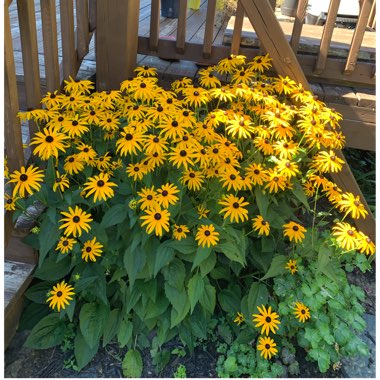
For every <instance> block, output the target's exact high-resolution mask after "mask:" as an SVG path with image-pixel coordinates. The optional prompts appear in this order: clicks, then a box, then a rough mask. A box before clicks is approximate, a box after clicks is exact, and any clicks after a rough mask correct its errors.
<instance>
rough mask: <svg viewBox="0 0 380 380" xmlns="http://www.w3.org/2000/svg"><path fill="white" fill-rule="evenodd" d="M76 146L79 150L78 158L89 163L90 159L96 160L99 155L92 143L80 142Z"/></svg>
mask: <svg viewBox="0 0 380 380" xmlns="http://www.w3.org/2000/svg"><path fill="white" fill-rule="evenodd" d="M76 148H77V149H78V150H79V153H78V156H77V157H78V160H80V161H84V162H86V163H88V162H89V161H90V160H94V159H95V158H96V156H97V153H96V151H95V149H94V148H93V147H92V146H91V145H87V144H84V143H83V142H80V143H79V144H78V145H77V146H76Z"/></svg>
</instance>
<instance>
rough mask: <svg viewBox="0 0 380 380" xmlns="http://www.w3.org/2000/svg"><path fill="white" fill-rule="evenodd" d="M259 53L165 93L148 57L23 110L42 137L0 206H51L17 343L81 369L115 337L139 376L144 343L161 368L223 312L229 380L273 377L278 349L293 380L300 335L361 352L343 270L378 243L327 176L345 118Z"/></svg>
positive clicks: (35, 233)
mask: <svg viewBox="0 0 380 380" xmlns="http://www.w3.org/2000/svg"><path fill="white" fill-rule="evenodd" d="M270 62H271V60H270V58H269V57H268V56H257V57H255V58H254V59H253V60H252V61H251V62H247V61H246V58H245V57H243V56H230V57H228V58H226V59H223V60H222V61H220V62H219V64H218V65H216V66H213V67H209V68H207V69H202V70H200V72H199V79H198V83H193V81H192V80H191V79H189V78H183V79H181V80H177V81H175V82H173V83H172V87H171V90H170V91H168V90H164V89H163V88H161V87H159V86H158V85H157V75H156V71H155V69H153V68H149V67H146V66H144V67H138V68H137V69H136V74H137V76H136V77H135V78H132V79H128V80H125V81H124V82H122V83H121V87H120V90H117V91H109V92H95V91H93V90H94V85H93V83H91V82H90V81H75V80H72V79H70V80H69V81H65V88H64V92H62V93H59V92H58V91H56V92H54V93H48V94H47V95H46V96H45V97H44V98H43V99H42V104H43V109H38V110H32V111H28V112H26V113H21V114H20V117H21V118H24V119H32V120H34V121H35V122H36V123H37V124H38V126H39V132H37V133H36V134H35V136H34V137H33V138H32V139H31V146H32V149H33V153H34V162H33V163H32V164H30V165H28V166H26V167H21V168H20V169H19V170H16V171H14V172H13V173H9V174H8V177H9V183H10V184H11V185H12V186H13V190H12V193H11V194H8V195H6V201H5V206H6V208H7V209H8V210H13V211H14V219H15V220H16V219H17V217H18V216H19V215H20V214H21V213H27V212H28V207H29V206H30V205H32V204H33V203H34V202H37V201H38V202H40V203H42V204H44V205H45V206H46V208H45V211H44V212H43V214H42V215H41V216H39V217H38V220H37V221H36V222H37V225H36V227H34V228H33V229H32V230H31V234H30V235H29V236H28V237H27V238H26V239H25V241H26V242H27V243H28V244H30V245H32V246H33V247H34V248H35V249H37V250H38V251H39V265H38V268H37V270H36V272H35V274H34V276H35V278H36V279H38V280H39V281H38V282H37V283H36V284H34V285H33V286H32V287H31V288H30V289H29V290H28V291H27V293H26V297H27V298H28V299H29V300H30V301H32V303H30V304H29V305H28V307H27V309H26V310H25V313H26V314H27V315H28V316H29V318H28V320H29V323H30V327H33V329H32V332H31V334H30V336H29V338H28V340H27V342H26V345H27V346H29V347H32V348H37V349H44V348H49V347H53V346H56V345H62V344H63V345H64V346H66V347H71V346H72V347H73V350H74V356H75V363H74V362H72V361H71V362H70V366H72V367H73V368H75V369H77V370H81V369H82V368H84V367H85V366H86V365H87V364H88V363H89V362H90V360H91V359H92V358H93V356H94V355H95V354H96V352H97V351H98V348H99V347H100V345H102V346H103V347H105V346H107V345H108V344H109V343H110V342H113V341H115V340H116V341H117V342H118V344H119V346H120V347H121V348H123V347H128V351H127V353H126V355H125V357H124V358H123V371H124V375H125V376H128V377H139V376H141V373H142V359H141V353H140V350H141V349H142V348H146V347H149V348H150V352H151V355H152V357H153V360H154V361H155V363H156V364H157V366H160V365H161V366H162V365H164V363H165V362H166V363H167V362H168V355H169V357H170V354H171V353H170V352H169V353H168V352H167V351H165V350H164V349H163V346H164V345H165V343H166V342H168V341H170V340H172V339H174V338H176V339H179V340H180V341H181V342H182V344H183V346H184V347H185V348H186V350H187V351H189V352H192V351H193V350H194V347H195V346H196V345H199V342H200V341H202V340H203V339H206V338H207V337H208V332H209V331H210V329H211V328H214V329H215V328H216V325H215V323H217V321H218V319H217V318H219V317H221V316H222V317H223V318H225V319H226V320H227V321H228V322H227V323H226V324H225V325H223V329H222V330H223V333H221V334H224V335H225V334H226V331H228V332H229V335H228V339H227V338H226V339H225V341H226V343H225V344H226V346H220V347H219V348H218V350H219V352H220V354H221V357H220V360H218V365H217V366H218V368H217V371H218V374H219V375H220V376H223V377H228V376H231V377H237V376H254V377H276V376H282V375H283V371H282V368H281V365H279V363H277V362H276V360H277V358H279V357H281V358H283V360H284V358H286V360H287V362H288V364H289V368H288V370H289V372H290V373H293V374H294V375H297V365H296V364H294V358H293V359H291V360H290V359H289V357H292V355H293V356H294V352H295V346H297V345H299V346H301V347H304V348H305V350H306V351H307V358H308V359H310V360H314V361H317V362H318V365H319V368H320V370H321V371H322V372H325V371H327V370H328V368H329V367H334V366H335V367H338V366H339V362H340V359H341V358H342V357H344V356H349V355H355V354H357V353H360V354H363V355H366V354H368V349H367V347H366V346H365V344H364V343H363V342H362V341H361V340H360V339H359V338H358V337H357V333H359V332H361V331H363V330H364V328H365V322H364V320H363V318H362V314H363V313H364V308H363V307H362V306H361V305H360V301H361V300H362V299H363V297H364V295H363V292H362V291H361V290H360V289H359V288H358V287H355V286H353V285H349V284H348V282H347V278H346V274H345V271H344V268H345V267H346V266H351V267H352V266H357V267H359V268H360V269H361V270H362V271H365V270H367V269H369V268H370V262H371V260H372V259H373V257H374V253H375V245H374V243H373V242H372V241H371V240H370V238H369V237H368V236H366V235H365V234H364V232H363V231H358V230H357V229H356V228H355V227H354V222H353V220H354V219H357V218H365V217H366V215H367V211H366V210H365V208H364V206H363V204H362V202H361V200H360V198H359V197H358V196H356V195H355V194H351V193H346V192H343V191H342V190H341V189H339V188H338V186H337V185H336V184H335V183H333V182H332V181H331V178H330V177H329V174H330V173H335V172H338V171H340V170H341V168H342V165H343V161H342V160H340V158H339V157H338V156H337V155H336V151H337V150H339V149H342V148H343V146H344V136H343V135H342V133H341V131H340V128H339V121H340V119H341V115H340V114H338V113H337V112H335V111H333V110H331V109H329V108H327V107H326V105H325V104H324V103H323V102H321V101H320V100H318V99H317V98H316V97H314V96H313V94H312V93H310V92H308V91H306V90H304V89H303V88H302V86H301V85H299V84H297V83H295V82H294V81H293V80H292V79H290V78H288V77H285V78H284V77H282V76H278V77H268V76H267V75H265V70H266V69H268V68H270V66H271V63H270ZM342 311H344V313H342ZM68 337H70V339H69V338H68ZM65 342H66V343H65ZM67 342H70V344H68V343H67ZM178 352H180V351H178ZM178 352H177V354H178ZM172 354H173V353H172ZM174 354H176V353H174ZM183 376H185V371H184V369H183V368H181V369H178V372H177V377H183Z"/></svg>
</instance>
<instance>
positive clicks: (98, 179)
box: [83, 173, 117, 203]
mask: <svg viewBox="0 0 380 380" xmlns="http://www.w3.org/2000/svg"><path fill="white" fill-rule="evenodd" d="M84 186H85V187H84V189H83V190H84V191H87V194H86V198H88V197H89V196H90V195H91V194H93V195H94V203H95V202H96V201H97V200H98V199H99V200H104V201H106V200H107V199H108V198H112V197H113V196H114V191H113V189H112V187H114V186H117V184H116V183H113V182H109V176H108V174H104V173H100V174H99V175H96V176H94V177H91V178H89V179H88V181H87V182H86V183H85V184H84Z"/></svg>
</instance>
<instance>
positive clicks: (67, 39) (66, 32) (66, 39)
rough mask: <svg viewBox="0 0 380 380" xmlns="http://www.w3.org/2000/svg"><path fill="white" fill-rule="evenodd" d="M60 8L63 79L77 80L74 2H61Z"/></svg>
mask: <svg viewBox="0 0 380 380" xmlns="http://www.w3.org/2000/svg"><path fill="white" fill-rule="evenodd" d="M59 6H60V15H61V34H62V68H63V71H62V73H63V79H68V78H69V76H71V77H73V78H75V76H76V73H77V71H78V68H77V53H76V50H75V34H74V6H73V1H72V0H68V1H60V2H59Z"/></svg>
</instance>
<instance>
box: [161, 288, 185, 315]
mask: <svg viewBox="0 0 380 380" xmlns="http://www.w3.org/2000/svg"><path fill="white" fill-rule="evenodd" d="M165 295H166V297H167V299H168V300H169V302H170V303H171V304H172V305H173V308H174V309H175V310H176V311H177V312H178V313H180V312H181V311H182V310H183V308H184V305H185V303H186V302H188V298H187V294H186V290H185V287H183V288H182V289H177V288H175V287H173V286H171V285H169V284H168V283H167V282H166V283H165Z"/></svg>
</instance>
